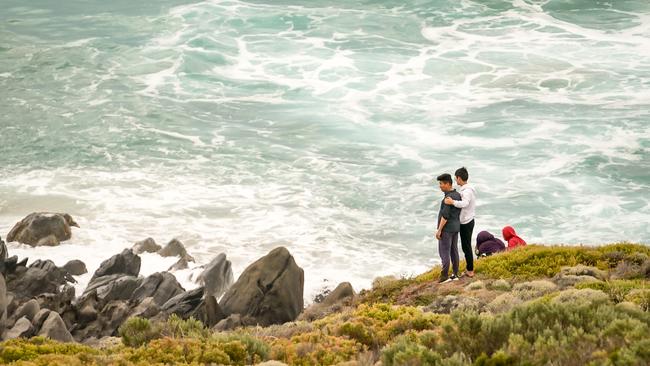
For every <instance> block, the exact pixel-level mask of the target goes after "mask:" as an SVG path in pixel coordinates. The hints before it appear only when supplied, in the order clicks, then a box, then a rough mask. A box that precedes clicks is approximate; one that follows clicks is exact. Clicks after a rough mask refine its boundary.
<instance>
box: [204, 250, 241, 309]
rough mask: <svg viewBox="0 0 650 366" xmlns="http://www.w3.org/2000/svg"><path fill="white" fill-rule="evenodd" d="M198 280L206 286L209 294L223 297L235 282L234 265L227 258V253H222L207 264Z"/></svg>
mask: <svg viewBox="0 0 650 366" xmlns="http://www.w3.org/2000/svg"><path fill="white" fill-rule="evenodd" d="M196 282H197V283H199V284H200V285H201V286H203V287H205V293H206V294H207V295H212V296H214V297H216V298H219V297H221V295H223V294H224V292H226V290H227V289H228V288H229V287H230V286H231V285H232V283H233V282H234V277H233V274H232V265H231V263H230V261H229V260H227V259H226V255H225V254H224V253H221V254H219V255H217V256H216V257H215V258H214V259H213V260H212V261H210V263H208V264H207V265H205V269H204V270H203V272H201V274H199V276H198V277H197V278H196Z"/></svg>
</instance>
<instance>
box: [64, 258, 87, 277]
mask: <svg viewBox="0 0 650 366" xmlns="http://www.w3.org/2000/svg"><path fill="white" fill-rule="evenodd" d="M63 269H65V270H66V271H68V273H70V274H71V275H74V276H81V275H82V274H84V273H88V269H87V268H86V264H85V263H84V262H82V261H80V260H78V259H73V260H71V261H69V262H68V263H66V264H65V265H63Z"/></svg>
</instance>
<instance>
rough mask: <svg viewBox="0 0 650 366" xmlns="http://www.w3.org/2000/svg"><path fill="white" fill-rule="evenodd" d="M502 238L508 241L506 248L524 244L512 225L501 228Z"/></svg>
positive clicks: (509, 248) (510, 248) (511, 248)
mask: <svg viewBox="0 0 650 366" xmlns="http://www.w3.org/2000/svg"><path fill="white" fill-rule="evenodd" d="M502 233H503V239H504V240H505V241H507V242H508V250H513V249H515V248H517V247H524V246H526V242H525V241H524V239H522V238H520V237H519V236H518V235H517V233H516V232H515V229H514V228H513V227H512V226H506V227H504V228H503V231H502Z"/></svg>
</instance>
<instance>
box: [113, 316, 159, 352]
mask: <svg viewBox="0 0 650 366" xmlns="http://www.w3.org/2000/svg"><path fill="white" fill-rule="evenodd" d="M118 332H119V335H120V337H122V343H124V345H126V346H129V347H140V346H142V345H145V344H147V343H149V341H151V340H154V339H158V338H162V327H161V326H160V325H159V324H153V323H152V322H151V321H149V320H148V319H143V318H138V317H134V318H130V319H128V320H127V321H125V322H124V323H123V324H122V325H121V326H120V328H119V330H118Z"/></svg>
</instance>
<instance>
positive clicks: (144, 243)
mask: <svg viewBox="0 0 650 366" xmlns="http://www.w3.org/2000/svg"><path fill="white" fill-rule="evenodd" d="M131 249H132V250H133V252H134V253H135V254H142V253H155V252H157V251H159V250H160V249H162V247H161V246H160V245H158V244H156V241H155V240H153V238H146V239H144V240H140V241H139V242H137V243H135V244H134V245H133V248H131Z"/></svg>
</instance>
